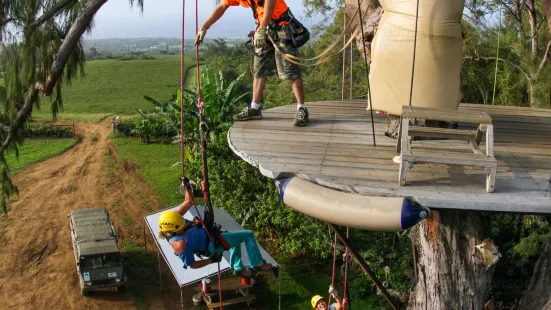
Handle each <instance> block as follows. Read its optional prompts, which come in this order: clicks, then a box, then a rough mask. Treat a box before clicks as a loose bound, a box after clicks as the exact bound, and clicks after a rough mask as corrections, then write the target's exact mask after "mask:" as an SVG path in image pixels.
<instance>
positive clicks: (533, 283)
mask: <svg viewBox="0 0 551 310" xmlns="http://www.w3.org/2000/svg"><path fill="white" fill-rule="evenodd" d="M550 288H551V234H550V235H549V238H548V239H547V242H546V244H545V247H544V249H543V253H542V254H541V256H540V258H539V259H538V261H537V263H536V266H535V267H534V273H533V274H532V279H530V284H529V285H528V290H527V293H526V295H524V297H522V299H521V300H520V305H519V309H534V310H539V309H541V310H548V309H551V289H550Z"/></svg>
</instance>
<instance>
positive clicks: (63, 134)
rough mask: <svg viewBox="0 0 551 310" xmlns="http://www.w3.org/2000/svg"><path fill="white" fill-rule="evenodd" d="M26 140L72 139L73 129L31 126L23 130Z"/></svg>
mask: <svg viewBox="0 0 551 310" xmlns="http://www.w3.org/2000/svg"><path fill="white" fill-rule="evenodd" d="M23 132H24V136H25V138H70V137H73V136H74V134H73V127H67V126H64V127H61V126H55V125H54V126H52V125H40V124H29V125H27V126H26V127H25V129H24V130H23Z"/></svg>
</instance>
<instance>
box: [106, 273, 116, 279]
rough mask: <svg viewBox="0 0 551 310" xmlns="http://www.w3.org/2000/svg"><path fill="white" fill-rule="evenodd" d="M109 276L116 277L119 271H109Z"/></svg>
mask: <svg viewBox="0 0 551 310" xmlns="http://www.w3.org/2000/svg"><path fill="white" fill-rule="evenodd" d="M107 277H109V278H115V277H117V273H116V272H109V273H107Z"/></svg>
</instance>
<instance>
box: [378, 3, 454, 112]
mask: <svg viewBox="0 0 551 310" xmlns="http://www.w3.org/2000/svg"><path fill="white" fill-rule="evenodd" d="M381 5H382V6H383V9H384V13H383V16H382V18H381V21H380V23H379V26H378V28H377V32H376V34H375V37H374V39H373V43H372V51H371V57H372V63H371V73H370V78H369V80H370V83H371V88H372V89H373V91H372V94H371V97H372V100H373V109H375V110H382V111H385V112H387V113H388V114H393V115H400V113H401V111H402V106H404V105H409V94H410V85H411V68H412V63H413V43H414V36H415V15H416V13H415V12H416V6H417V0H405V1H404V0H402V1H398V0H382V1H381ZM464 6H465V1H464V0H457V1H455V0H454V1H439V0H420V3H419V22H418V33H417V49H416V56H415V57H416V60H415V75H414V82H413V100H412V105H413V106H420V107H428V108H439V109H449V110H455V109H457V107H458V106H459V102H460V99H461V98H460V97H461V93H460V89H459V87H460V84H459V83H460V79H459V78H460V72H461V62H462V46H463V39H462V35H461V24H460V22H461V17H462V12H463V8H464Z"/></svg>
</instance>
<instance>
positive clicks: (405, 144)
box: [399, 117, 411, 185]
mask: <svg viewBox="0 0 551 310" xmlns="http://www.w3.org/2000/svg"><path fill="white" fill-rule="evenodd" d="M400 127H401V130H400V132H401V139H402V141H401V144H402V146H401V148H400V176H399V178H400V180H399V182H400V185H406V174H407V170H408V168H409V162H407V161H404V152H407V153H409V152H410V150H411V146H410V144H409V119H408V118H405V117H404V118H402V121H401V126H400Z"/></svg>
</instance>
